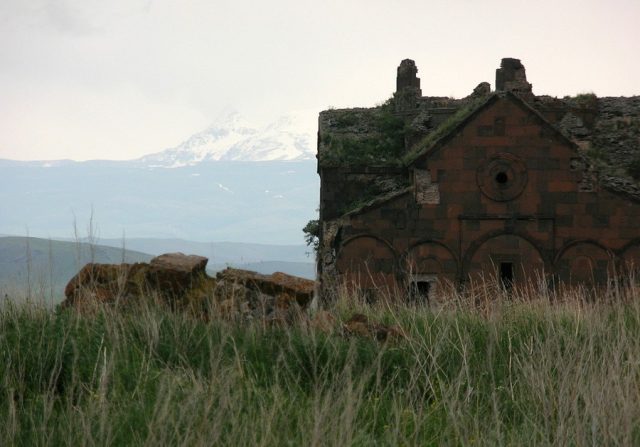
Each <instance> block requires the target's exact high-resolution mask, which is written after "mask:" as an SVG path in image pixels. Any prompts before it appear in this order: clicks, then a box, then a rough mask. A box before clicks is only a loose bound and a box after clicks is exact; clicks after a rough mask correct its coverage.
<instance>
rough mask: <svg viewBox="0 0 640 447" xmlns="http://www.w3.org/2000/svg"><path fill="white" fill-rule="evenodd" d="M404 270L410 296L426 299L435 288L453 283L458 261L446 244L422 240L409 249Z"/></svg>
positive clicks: (432, 293) (431, 294) (431, 295)
mask: <svg viewBox="0 0 640 447" xmlns="http://www.w3.org/2000/svg"><path fill="white" fill-rule="evenodd" d="M405 272H406V278H405V279H406V281H407V283H408V284H407V285H408V286H409V292H410V295H411V297H412V298H413V299H415V300H425V299H427V300H428V299H431V298H432V297H433V296H434V294H435V293H436V291H437V290H439V289H441V288H443V287H445V288H446V287H452V286H453V285H454V284H455V281H456V277H457V274H458V262H457V260H456V258H455V257H454V255H453V252H452V251H451V250H450V249H449V248H447V247H446V246H444V245H442V244H440V243H437V242H422V243H419V244H417V245H415V246H413V247H411V248H410V249H409V252H408V254H407V258H406V267H405ZM445 290H446V289H445Z"/></svg>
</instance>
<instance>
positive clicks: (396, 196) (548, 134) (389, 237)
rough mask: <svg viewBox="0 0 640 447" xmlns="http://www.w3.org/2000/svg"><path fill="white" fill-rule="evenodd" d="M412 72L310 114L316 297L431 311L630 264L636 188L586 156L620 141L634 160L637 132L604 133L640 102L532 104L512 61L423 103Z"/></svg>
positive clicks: (634, 258) (411, 65)
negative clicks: (468, 290) (453, 297)
mask: <svg viewBox="0 0 640 447" xmlns="http://www.w3.org/2000/svg"><path fill="white" fill-rule="evenodd" d="M417 73H418V68H417V66H416V64H415V62H414V61H412V60H410V59H405V60H403V61H402V62H401V63H400V66H399V67H398V69H397V77H396V88H397V90H396V92H395V94H394V96H393V97H392V98H391V99H390V100H388V101H387V102H385V103H384V104H383V105H381V106H378V107H375V108H371V109H343V110H338V111H326V112H323V113H322V114H321V116H320V128H319V145H318V146H319V149H318V150H319V154H318V172H319V174H320V178H321V205H320V220H321V227H322V228H324V229H325V230H324V232H322V234H321V236H320V239H321V243H320V249H319V256H318V260H319V262H318V271H319V276H320V282H321V290H323V291H326V290H327V288H328V287H330V285H336V284H349V287H351V288H352V289H354V290H355V289H358V290H360V291H361V292H363V293H365V294H367V296H373V295H375V294H376V293H381V291H385V293H386V294H387V296H388V295H389V294H391V293H392V292H393V293H396V294H398V296H404V297H406V298H407V299H414V300H431V299H436V297H437V296H438V294H441V293H442V291H444V290H447V288H448V287H457V288H460V287H468V286H471V285H473V284H474V283H475V282H478V281H486V280H489V281H496V282H497V283H498V284H502V286H504V287H508V288H510V287H515V286H517V285H518V284H525V283H528V282H531V281H537V282H538V283H539V282H540V281H547V282H549V283H554V284H557V283H558V281H559V282H563V283H566V284H568V285H588V286H592V285H595V286H598V285H601V286H604V285H606V284H607V281H608V280H609V278H610V277H611V275H614V274H619V273H621V272H622V273H625V272H630V271H632V270H637V269H638V267H640V226H638V224H637V222H640V186H639V185H638V184H637V183H636V182H634V181H633V179H631V178H630V177H625V176H624V175H623V173H622V175H620V172H621V171H620V169H617V171H614V170H613V169H612V170H607V169H606V166H604V165H603V163H602V153H603V152H602V151H603V150H605V149H602V148H601V149H599V151H600V152H598V153H599V154H600V157H601V158H600V159H598V160H594V159H593V158H592V155H593V153H594V150H593V147H594V145H600V146H601V147H602V145H603V143H602V142H603V141H604V142H607V141H614V142H615V138H617V137H618V136H620V138H621V144H614V146H612V147H614V148H620V147H621V148H623V149H624V150H625V151H626V152H627V153H632V154H637V155H636V156H637V157H638V159H639V160H640V147H638V146H640V126H637V127H634V126H633V125H632V124H625V125H624V126H623V125H622V124H614V121H615V123H634V122H635V121H634V120H635V119H636V116H637V117H640V98H637V97H634V98H616V99H615V100H613V99H611V98H603V99H599V98H596V97H595V96H594V95H593V96H590V95H587V96H586V97H585V96H584V95H583V96H582V97H575V98H570V97H567V98H563V99H558V98H551V97H548V96H544V95H541V96H537V95H535V94H534V93H533V90H532V84H531V83H529V82H528V80H527V76H526V72H525V67H524V65H523V64H522V62H521V61H520V60H518V59H514V58H505V59H503V60H502V61H501V64H500V67H499V68H498V69H497V70H496V79H495V85H496V90H495V91H491V87H490V85H489V84H488V83H486V82H480V83H479V84H478V85H477V87H475V88H474V89H470V94H469V95H468V96H466V97H464V98H460V99H454V98H447V97H439V96H422V90H421V80H420V79H419V78H418V77H417ZM625 114H627V115H628V116H627V115H625ZM621 115H622V118H623V119H620V116H621ZM614 116H615V118H614ZM634 142H635V143H634ZM613 150H615V149H612V151H613ZM612 154H613V152H612ZM611 157H612V159H614V156H613V155H612V156H611ZM596 166H597V168H596ZM616 172H617V173H618V174H615V173H616ZM323 293H324V292H323Z"/></svg>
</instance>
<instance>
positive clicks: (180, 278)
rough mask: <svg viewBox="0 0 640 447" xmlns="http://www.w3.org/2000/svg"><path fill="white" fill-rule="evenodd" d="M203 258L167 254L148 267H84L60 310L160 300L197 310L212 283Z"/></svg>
mask: <svg viewBox="0 0 640 447" xmlns="http://www.w3.org/2000/svg"><path fill="white" fill-rule="evenodd" d="M206 265H207V258H203V257H201V256H187V255H184V254H182V253H170V254H165V255H161V256H158V257H156V258H153V259H152V260H151V262H150V263H149V264H146V263H137V264H94V263H90V264H87V265H85V266H84V267H83V268H82V269H81V270H80V271H79V272H78V274H77V275H76V276H74V277H73V278H72V279H71V281H69V283H68V284H67V287H66V288H65V296H66V299H65V300H64V301H63V302H62V306H63V307H74V308H77V309H80V308H83V307H85V306H89V305H94V304H112V303H119V304H123V305H127V304H130V303H133V302H138V301H139V300H143V299H147V300H149V299H160V300H162V301H164V302H165V303H167V304H169V305H170V306H171V307H173V308H185V307H187V306H194V305H195V306H200V305H202V304H204V301H205V300H206V299H207V297H210V296H212V295H213V290H214V288H215V279H213V278H211V277H209V276H207V274H206V272H205V267H206Z"/></svg>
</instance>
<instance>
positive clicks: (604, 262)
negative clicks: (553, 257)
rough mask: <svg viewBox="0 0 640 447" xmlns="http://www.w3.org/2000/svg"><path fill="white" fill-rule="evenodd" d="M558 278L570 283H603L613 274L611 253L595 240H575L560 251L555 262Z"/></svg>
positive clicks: (588, 284) (613, 267)
mask: <svg viewBox="0 0 640 447" xmlns="http://www.w3.org/2000/svg"><path fill="white" fill-rule="evenodd" d="M556 271H557V273H558V276H559V278H560V280H562V281H563V282H565V283H568V284H571V285H581V284H582V285H586V286H594V285H605V284H606V283H607V281H608V279H609V278H610V277H613V275H614V274H615V263H614V257H613V254H612V253H611V252H610V251H609V250H607V249H606V248H604V247H602V246H601V245H599V244H597V243H595V242H589V241H584V242H577V243H572V244H570V245H568V246H567V247H565V248H563V249H562V250H561V251H560V256H559V257H558V260H557V262H556Z"/></svg>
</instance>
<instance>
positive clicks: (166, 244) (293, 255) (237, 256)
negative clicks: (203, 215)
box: [97, 238, 314, 264]
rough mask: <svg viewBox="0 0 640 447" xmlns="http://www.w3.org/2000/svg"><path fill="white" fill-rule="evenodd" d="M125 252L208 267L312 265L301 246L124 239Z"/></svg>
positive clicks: (115, 243) (114, 243)
mask: <svg viewBox="0 0 640 447" xmlns="http://www.w3.org/2000/svg"><path fill="white" fill-rule="evenodd" d="M97 243H98V244H100V245H106V246H109V247H117V248H121V247H122V239H103V238H100V239H99V240H98V241H97ZM124 245H125V248H127V249H129V250H135V251H141V252H143V253H149V254H151V255H156V256H157V255H160V254H163V253H169V252H182V253H187V254H192V255H200V256H206V257H207V258H209V264H226V263H234V264H247V263H261V262H269V261H280V262H293V263H313V261H314V260H313V256H312V255H311V254H310V252H311V251H312V250H311V249H310V248H309V247H307V246H306V245H305V244H297V245H276V244H253V243H246V242H196V241H189V240H185V239H160V238H126V239H125V241H124Z"/></svg>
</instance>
